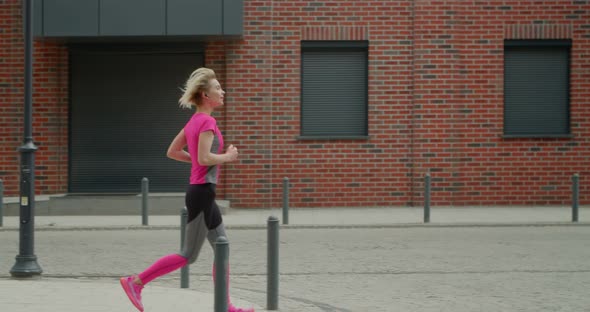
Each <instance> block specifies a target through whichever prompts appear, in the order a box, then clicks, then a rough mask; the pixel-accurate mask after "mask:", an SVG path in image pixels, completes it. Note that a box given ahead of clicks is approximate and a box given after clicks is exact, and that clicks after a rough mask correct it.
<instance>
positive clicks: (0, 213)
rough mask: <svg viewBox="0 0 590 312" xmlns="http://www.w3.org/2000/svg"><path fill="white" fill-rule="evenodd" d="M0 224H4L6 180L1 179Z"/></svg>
mask: <svg viewBox="0 0 590 312" xmlns="http://www.w3.org/2000/svg"><path fill="white" fill-rule="evenodd" d="M0 226H4V182H3V181H2V179H0Z"/></svg>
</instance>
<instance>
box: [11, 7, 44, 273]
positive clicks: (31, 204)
mask: <svg viewBox="0 0 590 312" xmlns="http://www.w3.org/2000/svg"><path fill="white" fill-rule="evenodd" d="M23 6H24V7H23V19H24V31H25V85H24V87H25V110H24V111H25V116H24V142H23V145H22V146H21V147H20V148H19V151H20V153H21V167H20V170H21V182H20V244H19V254H18V255H17V256H16V263H15V264H14V266H13V267H12V269H11V270H10V274H11V275H12V276H13V277H16V278H25V277H33V276H36V275H41V273H42V272H43V270H41V267H40V266H39V264H38V263H37V256H35V254H34V246H35V236H34V234H35V231H34V227H35V151H36V150H37V146H35V143H34V142H33V0H25V1H24V2H23Z"/></svg>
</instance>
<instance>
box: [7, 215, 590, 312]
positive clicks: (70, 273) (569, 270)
mask: <svg viewBox="0 0 590 312" xmlns="http://www.w3.org/2000/svg"><path fill="white" fill-rule="evenodd" d="M280 234H281V239H280V241H281V244H280V271H281V277H280V296H281V297H280V299H279V306H280V308H281V310H282V311H310V312H311V311H367V310H370V311H454V312H462V311H465V312H467V311H536V312H538V311H590V296H589V295H590V293H589V290H588V286H589V285H590V261H589V259H590V227H587V226H575V227H574V226H547V227H448V228H429V227H418V228H387V229H381V228H363V229H286V230H282V231H281V233H280ZM228 235H229V239H230V249H231V259H230V263H231V273H232V277H231V293H232V295H234V296H238V297H240V298H243V299H245V300H248V301H250V302H255V303H257V304H258V305H260V306H265V305H266V231H265V230H229V231H228ZM35 238H36V245H35V254H36V255H37V257H38V263H39V264H40V265H41V267H42V268H43V270H44V272H43V277H44V278H60V277H69V278H81V279H98V280H101V281H115V279H116V278H118V277H119V276H122V275H127V274H130V273H135V272H137V271H141V270H143V269H144V268H145V267H147V266H148V265H150V264H151V263H152V262H153V261H154V260H156V259H157V258H158V257H160V256H162V255H165V254H167V253H171V252H176V251H178V249H179V248H180V243H179V239H180V234H179V233H178V232H177V231H172V230H127V231H121V230H117V231H44V232H37V233H36V236H35ZM0 242H1V244H0V278H1V277H9V271H10V268H11V267H12V265H13V264H14V262H15V260H14V257H15V256H16V254H17V253H18V232H17V231H7V232H0ZM212 262H213V253H212V250H211V248H209V247H208V245H206V246H205V248H204V249H203V252H202V253H201V256H200V259H199V260H197V262H196V263H195V264H193V265H191V268H190V272H191V284H190V288H193V289H198V290H200V291H204V292H213V286H212V282H211V264H212ZM179 279H180V272H179V271H177V272H174V273H172V274H170V275H168V276H166V277H163V278H161V279H159V280H156V281H154V282H153V283H155V284H157V285H158V286H169V287H179V285H180V282H179ZM147 295H148V294H147V293H146V295H145V296H147Z"/></svg>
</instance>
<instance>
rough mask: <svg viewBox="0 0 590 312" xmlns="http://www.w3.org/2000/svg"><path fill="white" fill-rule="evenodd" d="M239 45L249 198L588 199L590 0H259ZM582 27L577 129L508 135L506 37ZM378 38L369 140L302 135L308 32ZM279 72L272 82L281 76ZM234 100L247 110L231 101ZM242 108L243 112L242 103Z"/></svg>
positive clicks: (341, 202)
mask: <svg viewBox="0 0 590 312" xmlns="http://www.w3.org/2000/svg"><path fill="white" fill-rule="evenodd" d="M245 10H246V16H245V36H244V40H243V41H242V42H239V43H237V44H231V45H228V52H227V70H228V77H227V79H228V86H230V87H229V88H228V91H229V92H230V94H231V96H232V103H235V105H236V106H239V107H238V108H228V110H230V113H228V127H229V128H230V129H231V131H230V132H231V133H235V135H233V136H232V139H233V140H234V141H236V142H239V144H240V145H242V146H244V147H245V150H244V149H242V151H243V152H242V154H241V157H242V161H241V162H240V163H239V164H238V165H236V166H232V167H231V168H230V171H231V175H232V177H231V178H230V182H228V184H227V185H226V188H227V193H228V194H227V196H228V197H230V198H231V199H232V204H234V205H235V206H239V207H278V206H280V205H281V201H280V200H281V185H282V183H281V181H282V178H283V177H285V176H287V177H289V178H290V181H291V184H292V189H291V205H293V206H312V207H320V206H326V207H327V206H380V205H420V204H421V202H422V195H423V194H422V190H423V184H422V181H423V177H424V175H425V174H426V173H427V172H430V174H431V175H432V181H433V185H432V186H433V194H432V200H433V203H434V204H436V205H493V204H518V205H522V204H541V205H543V204H567V203H569V202H570V196H571V193H570V187H571V175H572V174H573V173H576V172H577V173H580V174H581V176H582V178H581V194H582V198H581V200H582V202H586V203H588V202H589V200H590V198H589V197H588V195H584V194H587V190H588V178H587V176H588V174H589V172H588V171H589V169H588V168H589V167H590V149H589V147H588V140H589V138H590V133H589V130H588V123H589V122H590V120H589V108H590V106H589V103H588V102H589V101H590V100H589V97H588V92H589V91H588V90H590V89H589V88H588V84H589V81H590V80H589V79H588V78H589V74H590V67H589V62H590V60H589V55H588V53H586V52H584V51H588V45H589V44H590V41H589V39H590V22H589V21H590V15H589V14H590V11H589V10H590V4H589V2H588V1H533V2H525V1H344V0H326V1H247V2H246V9H245ZM529 38H530V39H533V38H538V39H554V38H568V39H573V49H572V68H571V72H572V75H571V90H572V94H571V99H570V100H571V103H570V111H571V125H572V127H571V130H572V134H573V138H571V139H507V138H503V41H504V39H529ZM346 39H368V40H369V41H370V51H369V134H370V137H371V138H370V139H369V140H367V141H360V142H359V141H350V140H337V141H298V140H297V139H296V137H297V136H298V135H299V131H300V128H299V125H300V121H299V118H300V115H299V107H300V102H299V92H300V67H301V64H300V58H301V56H300V40H346ZM269 84H270V85H269ZM231 109H234V110H235V111H233V112H231ZM236 112H239V113H237V114H236Z"/></svg>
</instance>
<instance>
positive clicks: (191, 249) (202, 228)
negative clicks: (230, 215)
mask: <svg viewBox="0 0 590 312" xmlns="http://www.w3.org/2000/svg"><path fill="white" fill-rule="evenodd" d="M204 220H205V219H204V216H203V214H202V213H201V214H200V215H199V216H197V218H195V219H194V220H192V221H191V222H189V223H188V224H187V225H186V230H185V231H186V232H185V233H186V236H185V237H186V239H185V240H184V246H183V247H182V253H181V255H182V256H183V257H185V258H186V259H187V261H188V263H194V262H195V261H197V258H198V257H199V252H200V251H201V247H203V242H204V241H205V237H207V239H208V240H209V244H210V245H211V248H213V249H215V242H216V241H217V238H218V237H220V236H225V237H226V238H227V235H226V234H225V227H224V226H223V223H221V224H219V225H218V226H217V227H216V228H215V229H212V230H208V229H207V225H206V224H205V221H204Z"/></svg>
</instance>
